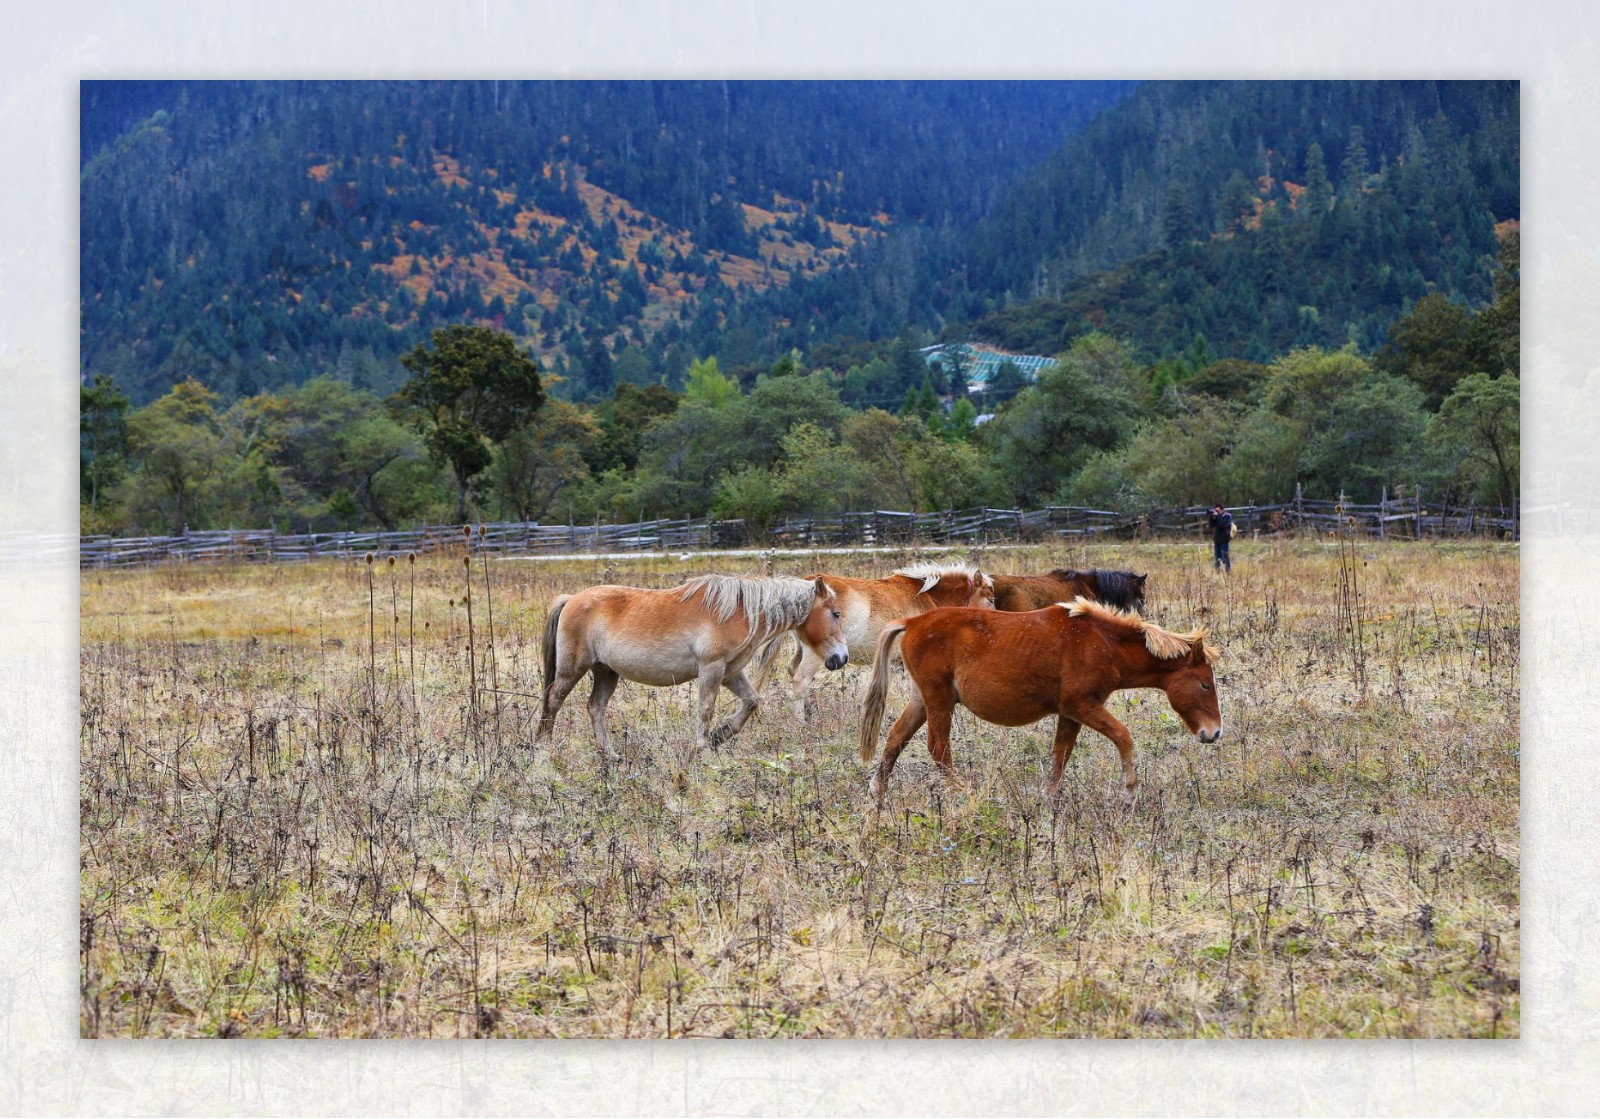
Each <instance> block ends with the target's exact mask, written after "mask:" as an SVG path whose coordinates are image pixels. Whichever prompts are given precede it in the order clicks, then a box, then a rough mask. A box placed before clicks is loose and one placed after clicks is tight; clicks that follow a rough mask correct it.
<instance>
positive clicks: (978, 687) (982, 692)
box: [956, 679, 1056, 727]
mask: <svg viewBox="0 0 1600 1119" xmlns="http://www.w3.org/2000/svg"><path fill="white" fill-rule="evenodd" d="M956 699H957V701H958V702H959V703H960V704H961V706H963V707H965V708H966V709H967V710H968V711H971V712H972V713H973V714H974V715H976V716H977V717H978V718H980V719H982V720H983V721H984V722H986V723H994V724H996V725H998V726H1002V727H1025V726H1027V725H1028V724H1030V723H1037V722H1038V721H1039V720H1040V719H1042V718H1044V717H1045V716H1046V715H1054V714H1055V713H1056V706H1055V704H1054V703H1053V702H1050V701H1049V700H1047V699H1045V698H1044V697H1043V696H1037V695H1032V694H1029V693H1028V692H1026V691H1023V692H1018V691H1016V690H1015V689H1013V688H1010V687H1004V686H1002V687H995V686H993V685H989V684H985V683H984V682H983V681H981V680H970V681H962V680H960V679H957V680H956Z"/></svg>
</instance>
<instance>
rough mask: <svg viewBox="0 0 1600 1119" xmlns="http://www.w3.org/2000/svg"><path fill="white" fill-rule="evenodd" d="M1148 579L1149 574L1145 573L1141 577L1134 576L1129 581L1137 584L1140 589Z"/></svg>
mask: <svg viewBox="0 0 1600 1119" xmlns="http://www.w3.org/2000/svg"><path fill="white" fill-rule="evenodd" d="M1148 578H1150V574H1149V572H1146V573H1145V574H1143V575H1135V576H1134V577H1133V579H1132V580H1131V581H1132V582H1135V583H1138V584H1139V585H1140V586H1141V587H1142V586H1144V581H1145V580H1146V579H1148Z"/></svg>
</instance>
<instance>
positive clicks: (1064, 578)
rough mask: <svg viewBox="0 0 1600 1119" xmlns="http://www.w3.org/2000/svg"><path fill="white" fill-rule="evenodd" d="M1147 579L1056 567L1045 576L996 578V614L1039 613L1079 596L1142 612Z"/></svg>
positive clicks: (1110, 572) (1132, 575) (1093, 570)
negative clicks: (1011, 611) (1033, 611)
mask: <svg viewBox="0 0 1600 1119" xmlns="http://www.w3.org/2000/svg"><path fill="white" fill-rule="evenodd" d="M1146 578H1147V576H1144V575H1135V574H1134V573H1133V572H1131V571H1098V570H1096V569H1094V568H1091V569H1089V570H1088V571H1068V570H1067V569H1065V568H1061V567H1058V568H1056V569H1055V570H1054V571H1052V572H1050V573H1049V574H1048V575H996V576H995V577H994V607H995V609H996V610H1014V611H1020V610H1042V609H1044V608H1045V607H1046V606H1054V605H1055V604H1056V603H1058V602H1071V601H1072V600H1073V599H1075V598H1077V597H1078V596H1079V595H1082V596H1083V597H1084V598H1092V599H1094V600H1095V601H1097V602H1103V603H1105V604H1106V605H1107V606H1115V607H1117V608H1118V609H1119V610H1131V611H1133V612H1134V613H1135V614H1137V613H1140V612H1141V611H1143V610H1144V581H1145V579H1146Z"/></svg>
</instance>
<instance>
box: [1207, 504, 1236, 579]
mask: <svg viewBox="0 0 1600 1119" xmlns="http://www.w3.org/2000/svg"><path fill="white" fill-rule="evenodd" d="M1207 523H1208V524H1210V525H1211V562H1212V564H1213V565H1214V566H1215V567H1216V569H1217V570H1218V571H1226V572H1227V573H1228V574H1230V575H1231V574H1233V561H1232V560H1230V559H1229V558H1228V542H1229V541H1231V540H1232V539H1233V531H1234V530H1233V514H1232V513H1230V512H1228V511H1227V509H1225V508H1223V506H1222V503H1221V502H1218V503H1217V504H1215V505H1213V506H1212V507H1211V515H1210V516H1209V517H1208V518H1207Z"/></svg>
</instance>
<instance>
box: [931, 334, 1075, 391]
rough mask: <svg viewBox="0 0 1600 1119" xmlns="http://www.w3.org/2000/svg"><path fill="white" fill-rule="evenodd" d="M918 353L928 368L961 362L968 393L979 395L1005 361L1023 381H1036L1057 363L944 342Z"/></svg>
mask: <svg viewBox="0 0 1600 1119" xmlns="http://www.w3.org/2000/svg"><path fill="white" fill-rule="evenodd" d="M917 352H918V353H919V354H921V355H922V360H923V361H925V362H927V363H928V365H930V366H932V365H935V364H944V365H946V366H947V367H948V366H949V365H951V364H953V362H952V360H950V359H953V360H954V361H955V362H960V363H961V364H962V365H963V366H964V367H965V369H966V372H967V391H968V392H969V393H979V394H981V393H983V392H985V391H986V390H987V388H988V386H989V383H990V382H991V381H992V380H993V379H994V377H995V375H996V374H997V373H999V371H1000V366H1001V365H1002V364H1003V363H1005V362H1008V361H1009V362H1011V363H1012V364H1013V365H1015V366H1016V367H1017V370H1018V372H1020V373H1021V374H1022V379H1023V380H1024V381H1034V380H1036V379H1037V378H1038V376H1039V373H1040V371H1041V370H1044V369H1048V368H1049V367H1050V366H1052V365H1054V364H1055V363H1056V359H1055V358H1053V357H1040V356H1039V355H1038V354H1013V353H1007V352H1006V351H1005V350H1002V349H998V348H997V347H994V346H990V345H987V344H985V343H983V342H947V343H944V344H942V345H938V346H925V347H924V348H922V349H920V350H918V351H917Z"/></svg>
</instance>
